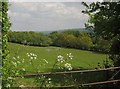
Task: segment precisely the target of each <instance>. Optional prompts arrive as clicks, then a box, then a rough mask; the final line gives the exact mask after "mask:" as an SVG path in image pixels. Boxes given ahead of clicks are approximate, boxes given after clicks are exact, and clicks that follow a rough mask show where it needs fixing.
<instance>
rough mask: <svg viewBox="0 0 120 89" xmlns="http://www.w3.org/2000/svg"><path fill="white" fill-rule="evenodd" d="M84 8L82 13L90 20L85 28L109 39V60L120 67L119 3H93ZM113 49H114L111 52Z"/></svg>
mask: <svg viewBox="0 0 120 89" xmlns="http://www.w3.org/2000/svg"><path fill="white" fill-rule="evenodd" d="M83 5H84V6H86V10H85V11H82V12H84V13H86V14H88V15H89V17H90V19H89V20H88V23H86V26H87V27H88V28H93V29H94V32H95V34H97V35H98V36H99V35H101V36H102V37H103V38H105V39H111V40H113V41H112V46H111V49H110V52H111V55H110V58H111V59H112V60H113V62H114V65H115V66H120V47H119V46H115V45H120V25H119V24H120V10H119V8H120V4H119V2H101V3H100V2H96V3H95V2H93V3H91V4H90V5H87V4H86V3H84V2H83ZM113 49H116V50H114V51H113Z"/></svg>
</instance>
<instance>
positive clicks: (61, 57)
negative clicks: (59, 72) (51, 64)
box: [57, 55, 64, 63]
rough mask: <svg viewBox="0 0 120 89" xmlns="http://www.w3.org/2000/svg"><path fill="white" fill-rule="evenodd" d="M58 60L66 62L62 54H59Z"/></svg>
mask: <svg viewBox="0 0 120 89" xmlns="http://www.w3.org/2000/svg"><path fill="white" fill-rule="evenodd" d="M57 61H58V62H61V63H63V62H64V57H63V56H61V55H58V56H57Z"/></svg>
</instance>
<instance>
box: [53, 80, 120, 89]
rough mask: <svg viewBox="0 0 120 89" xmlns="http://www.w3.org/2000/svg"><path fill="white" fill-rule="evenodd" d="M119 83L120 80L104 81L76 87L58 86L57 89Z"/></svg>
mask: <svg viewBox="0 0 120 89" xmlns="http://www.w3.org/2000/svg"><path fill="white" fill-rule="evenodd" d="M117 82H120V79H119V80H110V81H102V82H94V83H86V84H74V85H69V86H56V87H55V88H70V87H76V86H93V85H100V84H108V83H117Z"/></svg>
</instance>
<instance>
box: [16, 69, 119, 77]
mask: <svg viewBox="0 0 120 89" xmlns="http://www.w3.org/2000/svg"><path fill="white" fill-rule="evenodd" d="M115 69H120V67H111V68H100V69H93V70H79V71H67V72H47V73H35V74H24V75H19V76H17V77H20V76H24V77H28V76H41V75H55V74H63V75H64V74H72V73H80V72H95V71H104V70H115Z"/></svg>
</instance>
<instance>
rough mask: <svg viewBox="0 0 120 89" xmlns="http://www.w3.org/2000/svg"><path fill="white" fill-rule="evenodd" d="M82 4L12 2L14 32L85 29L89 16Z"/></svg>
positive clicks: (10, 15)
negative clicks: (84, 12) (84, 11)
mask: <svg viewBox="0 0 120 89" xmlns="http://www.w3.org/2000/svg"><path fill="white" fill-rule="evenodd" d="M82 10H85V7H84V6H83V5H81V2H10V6H9V11H8V14H9V17H10V22H11V23H12V26H11V30H12V31H55V30H63V29H72V28H84V23H86V22H87V21H88V16H87V15H85V14H83V13H81V11H82Z"/></svg>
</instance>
